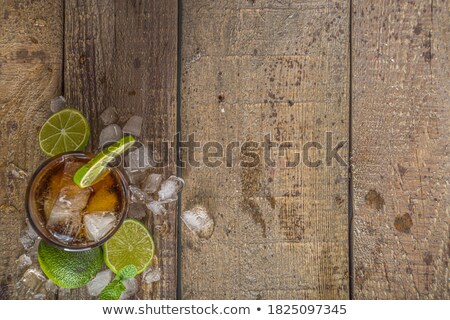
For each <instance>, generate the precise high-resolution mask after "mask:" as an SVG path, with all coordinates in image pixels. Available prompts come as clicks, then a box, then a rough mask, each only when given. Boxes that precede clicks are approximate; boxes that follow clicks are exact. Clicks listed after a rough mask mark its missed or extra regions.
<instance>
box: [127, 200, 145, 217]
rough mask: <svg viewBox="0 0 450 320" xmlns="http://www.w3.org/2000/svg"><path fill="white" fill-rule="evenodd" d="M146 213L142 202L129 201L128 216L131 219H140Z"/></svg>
mask: <svg viewBox="0 0 450 320" xmlns="http://www.w3.org/2000/svg"><path fill="white" fill-rule="evenodd" d="M145 215H146V212H145V206H144V205H143V204H142V203H130V206H129V208H128V216H129V217H130V218H133V219H138V220H139V219H142V218H144V217H145Z"/></svg>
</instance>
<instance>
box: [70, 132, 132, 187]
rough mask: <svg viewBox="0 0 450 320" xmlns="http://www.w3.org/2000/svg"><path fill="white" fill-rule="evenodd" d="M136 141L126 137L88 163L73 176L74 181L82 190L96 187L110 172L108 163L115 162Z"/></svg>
mask: <svg viewBox="0 0 450 320" xmlns="http://www.w3.org/2000/svg"><path fill="white" fill-rule="evenodd" d="M135 141H136V140H135V139H134V138H133V137H132V136H125V137H123V138H122V139H120V140H119V141H116V142H114V143H113V144H112V145H110V146H109V147H108V148H106V149H104V150H103V151H102V152H100V153H99V154H98V155H96V156H95V158H93V159H92V160H91V161H89V162H88V163H86V164H85V165H84V166H82V167H81V168H80V169H78V171H77V172H75V175H74V176H73V181H74V182H75V183H76V184H77V185H78V186H79V187H80V188H87V187H90V186H92V185H94V184H95V183H96V182H98V181H99V180H100V179H101V178H102V177H104V174H105V172H106V171H107V170H108V163H110V162H111V161H113V160H114V159H115V158H116V157H117V156H118V155H120V154H122V153H124V152H125V151H126V150H128V149H129V148H130V147H131V146H132V145H133V144H134V142H135Z"/></svg>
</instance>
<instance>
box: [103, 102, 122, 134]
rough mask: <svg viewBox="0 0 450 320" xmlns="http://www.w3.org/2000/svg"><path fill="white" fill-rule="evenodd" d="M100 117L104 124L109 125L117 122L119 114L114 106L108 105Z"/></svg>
mask: <svg viewBox="0 0 450 320" xmlns="http://www.w3.org/2000/svg"><path fill="white" fill-rule="evenodd" d="M100 119H101V120H102V122H103V124H104V125H105V126H107V125H110V124H112V123H115V122H117V120H118V119H119V116H118V115H117V111H116V109H115V108H114V107H108V108H106V109H105V110H104V111H103V112H102V114H101V115H100ZM121 131H122V130H121Z"/></svg>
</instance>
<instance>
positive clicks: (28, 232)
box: [19, 223, 38, 250]
mask: <svg viewBox="0 0 450 320" xmlns="http://www.w3.org/2000/svg"><path fill="white" fill-rule="evenodd" d="M37 238H38V235H37V234H36V232H35V231H34V230H33V229H32V228H31V226H30V225H29V223H27V225H26V226H25V228H23V229H22V230H21V232H20V238H19V240H20V243H21V244H22V246H23V247H24V248H25V250H29V249H31V248H32V247H33V245H34V243H35V242H36V239H37Z"/></svg>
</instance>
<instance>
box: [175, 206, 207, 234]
mask: <svg viewBox="0 0 450 320" xmlns="http://www.w3.org/2000/svg"><path fill="white" fill-rule="evenodd" d="M181 219H182V220H183V222H184V223H185V225H186V226H187V227H188V228H189V229H190V230H191V231H192V232H194V233H195V234H197V235H198V236H199V237H200V238H210V237H211V235H212V233H213V232H214V220H213V219H212V218H211V217H210V216H209V214H208V212H206V209H205V208H202V207H199V206H197V207H194V208H192V209H191V210H188V211H185V212H183V213H182V214H181Z"/></svg>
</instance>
